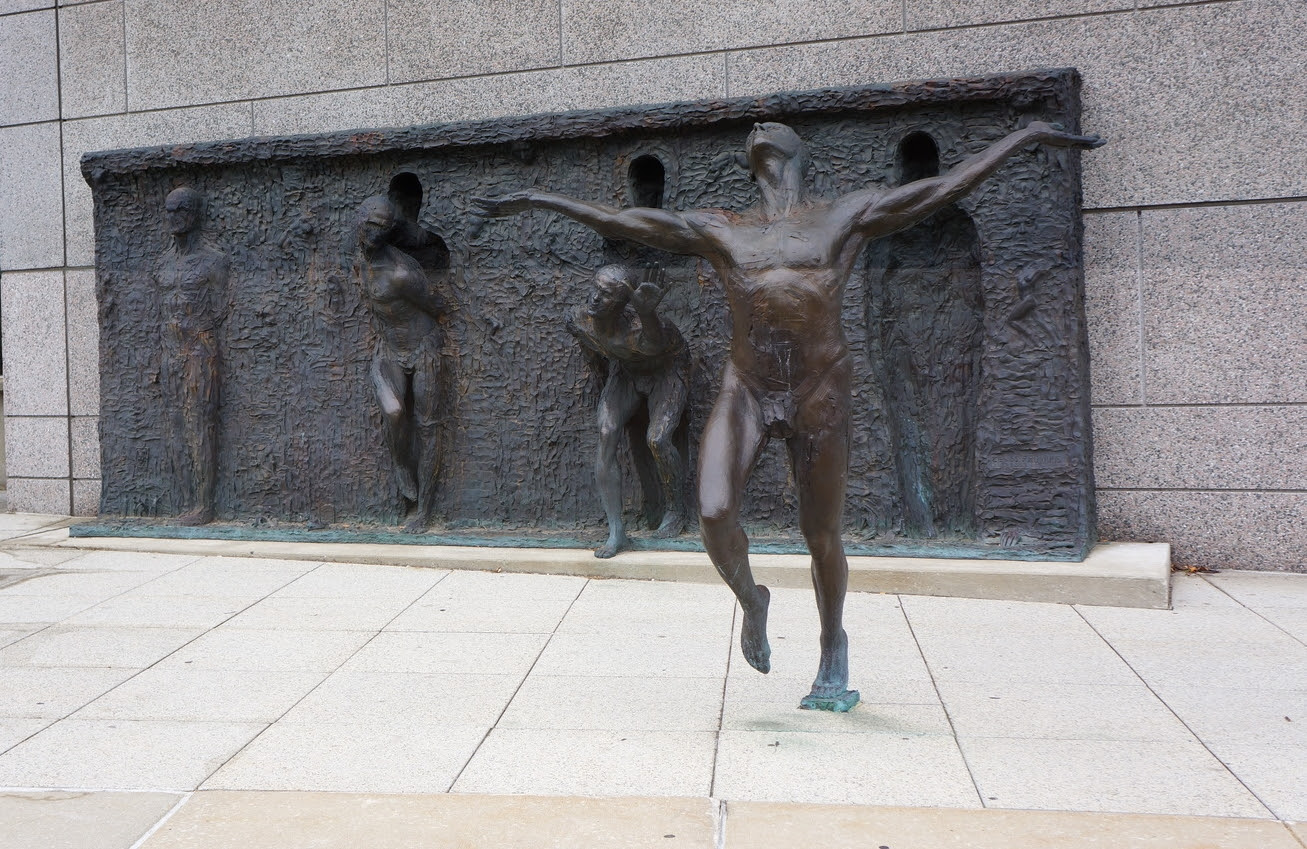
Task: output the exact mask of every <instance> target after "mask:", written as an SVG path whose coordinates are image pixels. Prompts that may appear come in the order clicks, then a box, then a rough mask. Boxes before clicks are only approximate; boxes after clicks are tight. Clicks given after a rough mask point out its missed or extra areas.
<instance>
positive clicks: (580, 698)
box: [496, 674, 722, 731]
mask: <svg viewBox="0 0 1307 849" xmlns="http://www.w3.org/2000/svg"><path fill="white" fill-rule="evenodd" d="M721 714H722V684H721V682H720V681H718V680H716V679H713V678H635V677H631V676H622V677H617V676H614V677H608V678H594V677H588V676H562V675H534V674H533V675H531V676H529V677H528V678H527V679H526V680H525V681H524V682H523V683H522V686H521V688H519V689H518V691H517V693H515V694H514V695H513V701H512V702H511V703H510V704H509V705H508V709H507V710H505V711H504V715H503V716H502V717H500V719H499V722H498V723H496V725H497V727H499V728H544V729H556V730H569V729H570V730H574V731H575V730H585V729H590V730H605V729H606V730H609V731H622V730H631V731H716V730H717V727H718V722H719V721H720V718H721Z"/></svg>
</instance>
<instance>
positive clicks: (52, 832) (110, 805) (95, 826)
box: [0, 791, 183, 849]
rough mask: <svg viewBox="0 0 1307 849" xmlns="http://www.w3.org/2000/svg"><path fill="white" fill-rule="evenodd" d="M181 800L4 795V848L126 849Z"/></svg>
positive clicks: (0, 802) (170, 796)
mask: <svg viewBox="0 0 1307 849" xmlns="http://www.w3.org/2000/svg"><path fill="white" fill-rule="evenodd" d="M182 798H183V797H182V796H181V795H180V794H176V793H69V792H58V791H49V792H43V793H42V792H38V793H13V792H10V793H3V794H0V822H2V823H4V830H5V838H4V840H5V847H6V849H88V847H95V849H130V847H132V846H133V845H134V844H135V843H136V841H138V840H139V839H140V838H141V836H142V835H144V834H145V833H146V832H147V831H149V830H150V827H151V826H153V825H154V824H155V823H156V822H158V821H159V819H160V818H162V817H163V816H164V815H165V814H167V813H168V811H170V810H171V809H172V808H173V806H175V805H176V804H177V803H178V802H179V801H181V799H182Z"/></svg>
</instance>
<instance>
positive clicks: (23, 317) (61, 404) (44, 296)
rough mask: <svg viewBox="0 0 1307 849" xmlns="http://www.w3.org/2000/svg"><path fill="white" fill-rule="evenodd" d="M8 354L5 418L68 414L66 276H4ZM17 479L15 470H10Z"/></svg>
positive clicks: (1, 295)
mask: <svg viewBox="0 0 1307 849" xmlns="http://www.w3.org/2000/svg"><path fill="white" fill-rule="evenodd" d="M0 304H2V305H3V309H2V310H0V321H3V333H4V339H3V345H4V352H5V414H6V415H7V416H58V415H67V414H68V385H67V370H66V368H65V363H64V275H63V272H62V271H24V272H14V271H11V272H7V273H5V274H3V275H2V276H0ZM10 474H13V471H12V470H11V471H10Z"/></svg>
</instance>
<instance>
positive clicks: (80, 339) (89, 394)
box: [64, 268, 100, 477]
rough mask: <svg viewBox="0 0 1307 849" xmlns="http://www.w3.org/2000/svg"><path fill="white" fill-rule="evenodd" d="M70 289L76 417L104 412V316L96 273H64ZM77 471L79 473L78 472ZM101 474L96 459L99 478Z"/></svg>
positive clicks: (70, 400) (71, 402)
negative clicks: (98, 306) (98, 299)
mask: <svg viewBox="0 0 1307 849" xmlns="http://www.w3.org/2000/svg"><path fill="white" fill-rule="evenodd" d="M64 285H65V286H66V287H67V292H68V308H67V321H68V404H69V412H70V413H71V414H72V415H74V416H98V415H99V414H100V318H99V315H98V314H97V310H96V299H95V272H94V271H93V270H91V269H89V268H78V269H72V270H69V271H67V272H65V273H64ZM74 474H77V473H76V472H74ZM99 474H100V472H99V460H97V461H96V472H95V475H92V476H89V477H95V476H98V475H99Z"/></svg>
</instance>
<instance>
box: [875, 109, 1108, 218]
mask: <svg viewBox="0 0 1307 849" xmlns="http://www.w3.org/2000/svg"><path fill="white" fill-rule="evenodd" d="M1032 144H1047V145H1050V146H1052V147H1082V148H1095V147H1099V146H1100V145H1102V144H1104V140H1103V139H1101V138H1099V137H1098V136H1078V135H1073V134H1072V133H1067V132H1064V131H1063V130H1061V129H1060V128H1058V127H1057V126H1055V125H1052V124H1046V123H1044V122H1043V121H1034V122H1032V123H1031V124H1030V125H1029V126H1027V127H1026V128H1025V129H1021V130H1017V131H1016V132H1015V133H1010V134H1009V135H1007V136H1004V137H1003V138H1002V139H1000V140H998V141H996V142H994V144H992V145H990V146H989V147H987V148H985V149H984V150H982V151H981V152H980V153H977V154H976V155H974V156H971V157H968V158H967V159H965V160H963V161H962V162H961V163H959V164H958V165H957V166H956V167H955V168H953V169H952V170H951V171H949V172H948V173H947V174H944V175H942V176H939V177H930V178H927V179H924V180H916V181H914V182H911V183H908V184H907V185H905V186H901V187H900V188H897V189H895V190H893V191H891V192H886V193H885V194H883V195H880V196H878V197H875V198H874V199H872V198H870V197H869V198H868V199H867V202H866V205H865V206H864V207H863V208H862V209H861V210H860V212H859V218H858V221H857V224H856V229H857V230H858V231H860V232H861V233H862V234H863V235H864V236H866V237H868V238H873V239H874V238H878V237H880V236H885V235H888V234H890V233H893V232H895V231H896V230H902V229H903V228H905V227H910V226H912V225H913V224H916V223H917V222H919V221H922V220H924V219H925V218H928V217H929V216H930V215H931V214H933V213H934V212H936V211H938V210H940V209H943V208H944V207H946V206H948V205H949V204H951V203H953V202H954V201H956V200H958V199H960V198H962V197H965V196H966V195H968V194H970V193H971V192H972V191H973V190H974V189H976V188H977V187H978V186H979V185H980V184H981V183H983V182H984V181H985V180H986V178H988V177H989V175H991V174H993V173H994V172H995V171H997V170H998V169H999V167H1000V166H1001V165H1002V164H1003V163H1004V162H1006V161H1007V160H1008V159H1009V158H1011V157H1012V156H1013V155H1014V154H1016V153H1019V152H1020V151H1022V150H1023V149H1025V148H1026V147H1029V146H1030V145H1032ZM859 194H861V193H859ZM854 197H856V196H854Z"/></svg>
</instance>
